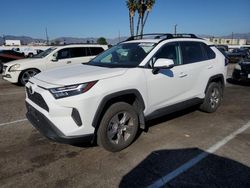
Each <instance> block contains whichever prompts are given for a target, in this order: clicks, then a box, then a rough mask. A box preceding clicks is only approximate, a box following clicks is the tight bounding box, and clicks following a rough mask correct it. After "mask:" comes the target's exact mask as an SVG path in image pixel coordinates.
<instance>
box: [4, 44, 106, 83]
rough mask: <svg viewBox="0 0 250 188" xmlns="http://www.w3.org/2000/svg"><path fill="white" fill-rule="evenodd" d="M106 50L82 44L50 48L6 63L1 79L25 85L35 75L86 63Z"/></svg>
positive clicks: (99, 46) (103, 46)
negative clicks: (30, 56)
mask: <svg viewBox="0 0 250 188" xmlns="http://www.w3.org/2000/svg"><path fill="white" fill-rule="evenodd" d="M106 49H108V46H107V45H96V44H82V45H67V46H60V47H52V48H49V49H47V50H45V51H44V52H41V53H40V54H37V55H35V56H33V57H32V58H27V59H23V60H16V61H12V62H9V63H6V64H5V65H4V66H3V74H2V76H3V79H4V80H7V81H9V82H11V83H19V84H20V85H25V84H26V83H27V82H28V80H29V79H30V77H32V76H34V75H36V74H37V73H39V72H41V71H44V70H48V69H52V68H56V67H61V66H66V65H70V64H80V63H87V62H89V61H90V60H91V59H92V58H94V57H95V56H96V55H97V54H99V53H101V52H103V51H104V50H106Z"/></svg>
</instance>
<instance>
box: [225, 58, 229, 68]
mask: <svg viewBox="0 0 250 188" xmlns="http://www.w3.org/2000/svg"><path fill="white" fill-rule="evenodd" d="M228 63H229V59H228V58H225V66H227V65H228Z"/></svg>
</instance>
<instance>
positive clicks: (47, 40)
mask: <svg viewBox="0 0 250 188" xmlns="http://www.w3.org/2000/svg"><path fill="white" fill-rule="evenodd" d="M45 34H46V43H47V45H49V36H48V31H47V27H46V28H45Z"/></svg>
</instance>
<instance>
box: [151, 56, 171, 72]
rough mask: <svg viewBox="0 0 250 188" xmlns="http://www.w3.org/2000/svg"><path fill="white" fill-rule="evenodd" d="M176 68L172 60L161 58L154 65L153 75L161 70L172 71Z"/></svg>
mask: <svg viewBox="0 0 250 188" xmlns="http://www.w3.org/2000/svg"><path fill="white" fill-rule="evenodd" d="M173 67H174V61H173V60H172V59H165V58H159V59H157V60H156V61H155V63H154V65H153V70H152V72H153V74H157V73H158V72H159V70H160V69H171V68H173Z"/></svg>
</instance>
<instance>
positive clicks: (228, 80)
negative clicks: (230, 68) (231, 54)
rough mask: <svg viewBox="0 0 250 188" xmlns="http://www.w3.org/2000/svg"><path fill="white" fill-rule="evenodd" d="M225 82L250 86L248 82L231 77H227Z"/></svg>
mask: <svg viewBox="0 0 250 188" xmlns="http://www.w3.org/2000/svg"><path fill="white" fill-rule="evenodd" d="M227 82H228V83H230V84H233V85H240V86H250V82H240V81H237V80H233V79H232V78H228V79H227Z"/></svg>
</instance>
